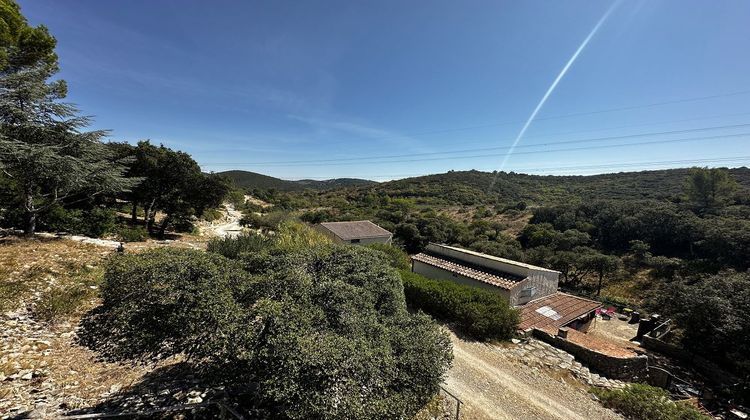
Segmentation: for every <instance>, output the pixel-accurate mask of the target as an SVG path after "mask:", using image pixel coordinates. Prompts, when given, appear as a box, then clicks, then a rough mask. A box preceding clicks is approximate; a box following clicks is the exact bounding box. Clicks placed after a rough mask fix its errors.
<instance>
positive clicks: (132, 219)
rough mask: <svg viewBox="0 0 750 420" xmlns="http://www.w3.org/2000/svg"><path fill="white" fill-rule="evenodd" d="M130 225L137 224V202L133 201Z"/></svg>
mask: <svg viewBox="0 0 750 420" xmlns="http://www.w3.org/2000/svg"><path fill="white" fill-rule="evenodd" d="M130 223H132V224H136V223H138V202H137V201H135V200H133V210H132V212H131V213H130Z"/></svg>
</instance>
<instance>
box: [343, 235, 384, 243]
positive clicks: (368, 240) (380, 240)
mask: <svg viewBox="0 0 750 420" xmlns="http://www.w3.org/2000/svg"><path fill="white" fill-rule="evenodd" d="M344 243H347V244H348V243H351V244H352V245H369V244H389V243H391V237H390V236H388V237H382V238H362V239H360V240H359V243H353V242H351V241H344Z"/></svg>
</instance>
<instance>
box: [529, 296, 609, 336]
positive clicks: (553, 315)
mask: <svg viewBox="0 0 750 420" xmlns="http://www.w3.org/2000/svg"><path fill="white" fill-rule="evenodd" d="M600 306H602V304H601V303H599V302H596V301H593V300H590V299H584V298H582V297H578V296H573V295H569V294H567V293H562V292H556V293H554V294H551V295H549V296H545V297H543V298H539V299H536V300H532V301H531V302H529V303H527V304H526V305H523V306H522V307H521V323H520V324H519V325H518V329H519V330H522V331H526V330H529V329H531V328H539V329H544V328H559V327H563V326H565V325H568V324H570V323H571V322H573V321H575V320H576V319H577V318H578V317H580V316H582V315H585V314H587V313H589V312H591V311H593V310H595V309H596V308H598V307H600Z"/></svg>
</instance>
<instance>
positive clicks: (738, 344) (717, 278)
mask: <svg viewBox="0 0 750 420" xmlns="http://www.w3.org/2000/svg"><path fill="white" fill-rule="evenodd" d="M748 307H750V273H747V272H744V273H737V272H733V271H726V272H721V273H719V274H717V275H713V276H701V277H700V278H698V279H694V278H690V279H679V280H675V281H673V282H670V283H667V284H664V285H663V286H662V287H661V288H660V290H659V292H658V293H657V297H656V299H655V301H654V302H653V303H652V309H655V310H659V311H660V312H662V313H664V314H666V315H667V316H669V317H671V318H672V319H673V320H674V321H675V323H676V325H677V327H678V328H680V330H681V331H682V342H681V344H682V345H683V346H684V347H685V348H686V349H688V350H690V351H691V352H693V353H696V354H699V355H701V356H704V357H706V358H709V359H710V360H713V361H715V362H717V363H719V364H721V365H723V366H725V367H727V368H728V369H730V370H732V371H733V372H735V373H737V374H739V375H740V376H742V377H743V378H745V379H744V380H743V382H744V384H745V386H747V383H748V379H747V378H749V377H750V361H748V356H747V355H748V353H750V319H748V317H746V316H744V313H745V312H746V311H747V308H748ZM745 392H746V393H747V391H745ZM738 397H740V398H743V399H745V400H748V401H750V395H747V394H746V395H738Z"/></svg>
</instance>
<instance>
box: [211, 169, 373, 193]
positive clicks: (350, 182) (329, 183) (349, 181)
mask: <svg viewBox="0 0 750 420" xmlns="http://www.w3.org/2000/svg"><path fill="white" fill-rule="evenodd" d="M218 174H219V175H223V176H226V177H228V178H229V179H231V180H232V181H234V183H235V185H237V186H238V187H241V188H250V189H252V188H264V189H267V188H275V189H277V190H281V191H300V190H304V189H313V190H328V189H334V188H341V187H361V186H366V185H372V184H375V183H376V182H375V181H369V180H366V179H356V178H336V179H327V180H323V181H316V180H313V179H301V180H299V181H287V180H285V179H279V178H274V177H272V176H268V175H263V174H259V173H256V172H250V171H224V172H218Z"/></svg>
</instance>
